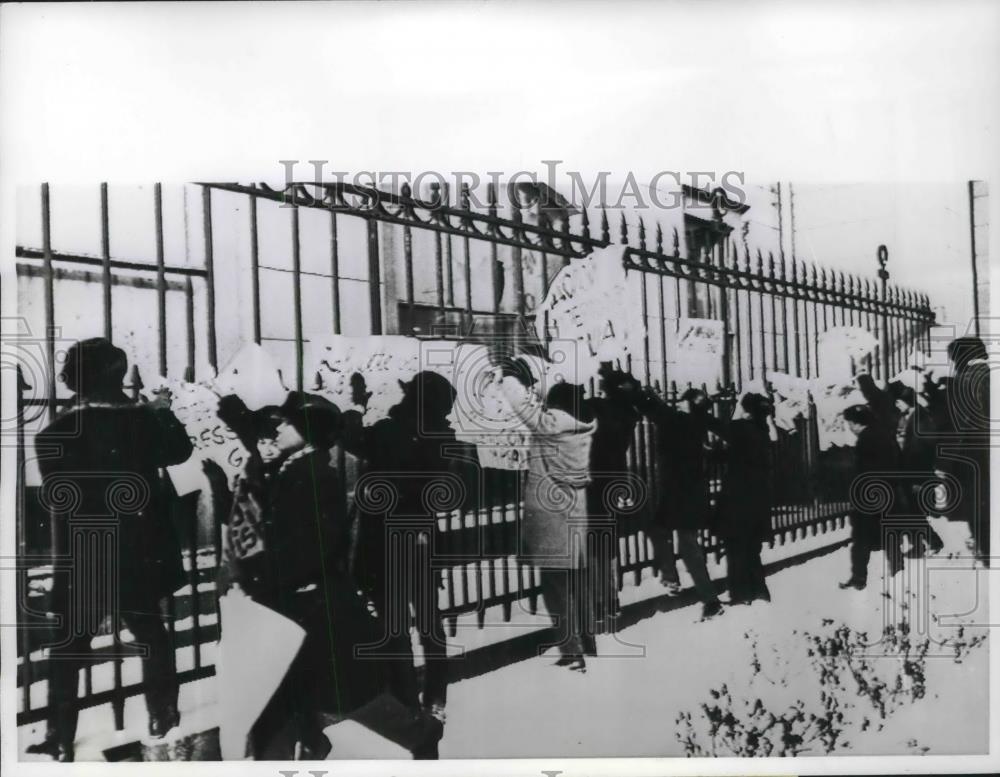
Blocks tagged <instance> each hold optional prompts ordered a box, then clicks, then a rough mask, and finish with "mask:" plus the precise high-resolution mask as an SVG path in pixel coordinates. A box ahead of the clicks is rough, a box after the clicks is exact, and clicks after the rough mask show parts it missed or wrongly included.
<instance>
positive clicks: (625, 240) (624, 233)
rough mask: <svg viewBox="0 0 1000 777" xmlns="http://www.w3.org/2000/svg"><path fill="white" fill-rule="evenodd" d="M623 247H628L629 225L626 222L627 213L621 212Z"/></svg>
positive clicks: (620, 225)
mask: <svg viewBox="0 0 1000 777" xmlns="http://www.w3.org/2000/svg"><path fill="white" fill-rule="evenodd" d="M618 232H619V236H620V238H621V242H622V245H628V224H627V223H626V221H625V211H622V212H621V222H620V224H619V227H618Z"/></svg>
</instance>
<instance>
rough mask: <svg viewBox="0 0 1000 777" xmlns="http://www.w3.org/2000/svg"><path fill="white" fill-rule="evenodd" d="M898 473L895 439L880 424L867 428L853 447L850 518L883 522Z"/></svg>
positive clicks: (897, 451)
mask: <svg viewBox="0 0 1000 777" xmlns="http://www.w3.org/2000/svg"><path fill="white" fill-rule="evenodd" d="M898 472H899V446H898V445H897V444H896V437H895V435H894V434H892V433H891V432H890V431H889V430H888V429H886V428H885V427H884V426H883V425H881V424H871V425H870V426H866V427H865V428H864V429H862V430H861V433H860V434H858V439H857V443H856V444H855V447H854V479H853V481H852V483H851V488H850V501H851V516H852V517H855V518H859V519H862V520H882V519H884V518H885V517H886V513H887V511H889V510H891V507H890V505H891V504H892V503H893V493H894V489H895V488H896V485H897V483H896V481H897V478H896V477H895V475H896V473H898Z"/></svg>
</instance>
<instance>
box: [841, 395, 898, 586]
mask: <svg viewBox="0 0 1000 777" xmlns="http://www.w3.org/2000/svg"><path fill="white" fill-rule="evenodd" d="M844 420H845V421H847V425H848V427H850V430H851V431H852V432H853V433H854V434H856V435H857V443H856V444H855V449H854V480H853V481H852V483H851V494H850V497H851V510H850V521H851V576H850V578H849V579H848V580H847V581H846V582H844V583H841V584H840V587H841V588H856V589H859V590H861V589H863V588H865V586H866V585H867V584H868V562H869V560H870V559H871V554H872V551H873V550H878V549H879V548H882V547H883V546H884V550H885V556H886V568H887V572H888V574H889V575H890V576H891V575H894V574H896V572H898V571H900V570H901V569H902V568H903V553H902V550H901V548H900V543H899V539H898V537H895V536H893V537H890V538H888V539H887V541H886V542H885V543H883V535H884V534H885V533H886V528H887V527H888V521H887V516H886V509H888V507H889V506H890V505H891V504H892V502H893V491H894V487H895V478H894V477H893V476H894V474H895V473H896V472H897V471H898V468H899V447H898V446H897V445H896V439H895V436H894V435H893V434H892V433H891V432H890V430H889V429H887V428H886V427H885V425H884V424H882V423H879V422H878V421H877V420H876V417H875V414H874V413H873V412H872V410H871V408H870V407H868V406H867V405H852V406H851V407H849V408H847V409H846V410H844Z"/></svg>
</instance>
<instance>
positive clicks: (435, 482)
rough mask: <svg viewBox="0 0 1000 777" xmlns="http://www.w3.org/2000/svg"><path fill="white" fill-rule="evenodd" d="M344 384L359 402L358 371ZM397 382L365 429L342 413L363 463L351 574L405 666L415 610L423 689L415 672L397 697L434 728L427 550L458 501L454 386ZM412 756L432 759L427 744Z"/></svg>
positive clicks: (351, 447) (437, 622) (442, 670)
mask: <svg viewBox="0 0 1000 777" xmlns="http://www.w3.org/2000/svg"><path fill="white" fill-rule="evenodd" d="M351 386H352V392H353V394H354V396H355V398H356V404H357V405H358V406H360V407H362V408H363V407H365V405H366V402H367V399H368V397H369V392H368V391H367V388H366V383H365V380H364V377H363V376H361V375H360V374H357V375H355V376H352V378H351ZM400 387H401V388H402V390H403V398H402V400H401V401H400V402H398V403H397V404H396V405H394V406H393V407H391V408H389V411H388V417H387V418H383V419H381V420H379V421H377V422H376V423H374V424H372V425H370V426H365V425H364V423H363V417H364V414H363V412H359V411H358V410H349V411H346V412H345V413H344V419H345V428H344V438H343V444H344V448H345V450H347V451H348V452H349V453H351V454H353V455H355V456H357V457H358V458H359V459H360V460H361V461H362V462H363V469H364V474H363V475H362V477H361V478H360V479H359V480H358V485H357V488H356V493H355V505H356V507H357V510H358V514H359V519H358V520H359V524H360V525H359V530H358V548H357V552H356V561H355V571H356V574H357V578H358V580H359V582H360V583H361V584H362V586H363V587H364V588H365V590H366V591H367V592H368V593H369V595H370V596H371V598H372V600H373V602H374V604H375V607H376V609H378V610H379V612H380V613H381V614H382V615H383V618H384V619H385V621H386V622H387V623H389V624H390V636H392V637H399V638H403V639H401V644H405V651H406V655H408V656H410V659H409V660H410V662H411V665H412V653H411V652H410V648H409V636H408V635H409V624H410V609H411V607H412V609H413V611H414V612H415V614H416V627H417V632H418V634H419V637H420V641H421V644H422V645H423V648H424V661H425V671H424V683H423V692H422V694H420V696H419V697H418V692H417V686H416V682H415V675H414V682H413V684H412V687H411V689H410V690H409V692H408V693H407V694H405V698H403V699H402V701H403V702H404V703H405V704H407V705H408V706H411V707H412V706H415V705H419V706H421V707H422V708H423V709H424V710H425V711H426V712H427V713H428V714H429V715H430V716H432V717H433V718H434V719H436V720H437V721H439V722H440V724H441V725H442V726H443V724H444V720H445V704H446V702H447V691H448V673H449V665H450V659H449V658H448V654H447V640H446V638H445V631H444V623H443V621H442V618H441V612H440V610H439V607H438V596H437V594H438V590H439V588H440V566H439V564H438V563H437V562H436V559H435V555H434V554H435V553H436V552H437V551H436V549H437V548H440V546H441V536H440V533H439V528H438V523H437V514H438V513H439V512H449V511H450V510H452V509H456V508H457V507H459V506H460V504H459V503H458V502H454V503H452V502H453V500H452V499H451V497H452V496H455V497H457V498H461V497H462V496H463V492H464V488H463V487H461V486H456V482H457V481H458V480H460V478H459V477H458V475H456V469H457V468H458V460H457V459H455V458H452V457H453V456H454V455H456V454H455V453H454V451H455V450H456V449H457V448H460V447H463V446H462V445H461V444H459V443H457V441H456V439H455V430H454V429H453V428H452V426H451V422H450V420H449V417H450V415H451V412H452V408H453V406H454V403H455V398H456V391H455V389H454V387H453V386H452V385H451V383H450V382H449V381H448V380H447V379H446V378H444V377H443V376H441V375H440V374H438V373H436V372H431V371H422V372H419V373H417V374H416V375H415V376H414V377H413V378H412V379H411V380H409V381H400ZM470 455H471V456H473V457H474V456H475V454H474V452H473V453H471V454H470ZM381 493H391V494H392V495H393V502H392V505H391V506H389V507H383V506H382V505H380V504H378V495H379V494H381ZM439 497H440V498H439ZM435 502H437V503H436V504H435ZM416 757H418V758H420V759H434V758H437V745H436V742H434V743H429V744H428V745H427V747H425V748H423V749H421V751H419V752H418V753H417V754H416Z"/></svg>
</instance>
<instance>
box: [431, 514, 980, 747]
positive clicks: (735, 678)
mask: <svg viewBox="0 0 1000 777" xmlns="http://www.w3.org/2000/svg"><path fill="white" fill-rule="evenodd" d="M946 530H947V531H948V532H949V534H950V535H951V536H949V537H947V538H946V540H947V541H948V548H946V553H945V554H943V555H942V556H939V557H931V558H928V559H923V560H918V561H908V562H907V569H906V570H904V572H903V575H908V576H910V579H912V580H913V581H914V585H912V586H911V589H913V590H916V591H919V590H921V586H919V585H916V583H917V582H919V581H920V580H921V579H924V580H926V581H927V585H926V591H927V595H926V596H919V595H915V594H914V593H912V591H911V595H910V597H909V598H910V602H911V606H910V609H909V610H908V612H909V613H910V616H909V617H910V619H911V620H912V621H913V622H914V624H918V623H919V622H924V623H925V624H926V635H927V636H929V637H931V638H932V639H937V640H942V639H944V638H947V637H953V636H954V635H955V633H956V631H955V628H956V623H957V622H958V621H959V620H962V621H965V622H969V623H980V624H986V623H988V620H987V617H986V615H987V613H986V607H985V598H984V596H983V592H984V591H985V574H986V573H985V570H981V569H979V570H977V569H973V568H972V564H971V561H970V560H968V559H967V558H966V559H955V560H949V559H948V558H947V551H948V550H961V551H964V545H963V543H962V539H963V538H962V537H960V536H958V537H956V536H954V533H955V531H956V529H955V528H954V527H953V526H949V527H946ZM881 563H882V554H880V553H875V554H873V557H872V566H871V571H870V584H869V588H868V589H867V590H865V591H854V590H851V591H841V590H840V589H839V588H838V587H837V583H838V582H840V581H842V580H845V579H846V578H847V576H848V571H849V569H848V567H849V561H848V549H847V548H842V549H840V550H838V551H836V552H834V553H831V554H829V555H826V556H822V557H819V558H816V559H813V560H811V561H808V562H806V563H804V564H802V565H799V566H795V567H790V568H787V569H785V570H782V571H780V572H777V573H775V574H774V575H772V576H771V577H770V578H769V579H768V585H769V586H770V589H771V593H772V597H773V602H772V603H771V604H765V603H762V602H758V603H755V604H753V605H752V606H749V607H745V606H744V607H732V608H727V609H726V611H725V613H724V614H723V615H722V616H721V617H719V618H717V619H714V620H711V621H707V622H699V620H698V618H699V615H700V610H699V608H698V607H697V606H690V607H685V608H681V609H677V610H672V611H669V612H662V613H658V614H656V615H655V616H653V617H651V618H648V619H646V620H644V621H641V622H639V623H637V624H635V625H634V626H631V627H629V628H626V629H624V630H622V631H621V632H619V633H618V634H616V635H602V636H600V637H598V652H599V654H600V657H598V658H596V659H588V664H587V667H588V671H587V673H586V674H578V673H575V672H570V671H568V670H566V669H563V668H560V667H556V666H553V662H554V660H555V658H556V654H555V652H554V651H550V652H549V653H548V654H546V655H543V656H539V657H536V658H533V659H530V660H527V661H522V662H520V663H517V664H513V665H510V666H507V667H504V668H502V669H499V670H497V671H494V672H491V673H489V674H487V675H483V676H480V677H475V678H472V679H469V680H464V681H461V682H458V683H456V684H455V685H453V686H452V687H451V688H450V689H449V697H448V723H447V726H446V728H445V736H444V739H443V741H442V743H441V747H440V751H441V757H442V758H476V757H479V758H483V757H525V758H528V757H552V756H564V757H596V756H669V755H675V756H680V755H684V750H683V747H682V745H681V744H680V743H679V742H678V740H677V739H676V731H677V725H676V723H675V721H676V718H677V714H678V713H679V712H680V711H682V710H684V711H690V712H693V713H697V712H698V709H699V704H700V703H702V702H704V701H708V699H709V689H710V688H718V687H719V686H720V685H721V684H722V683H724V682H725V683H728V684H729V687H730V689H731V691H732V692H733V696H734V697H736V698H739V696H740V692H739V689H740V688H741V687H742V688H746V687H747V683H748V681H749V678H750V676H751V674H752V672H751V669H750V660H751V652H750V645H749V642H748V640H746V639H744V638H743V635H744V633H746V632H749V631H754V632H756V633H757V634H758V635H760V636H759V645H760V648H759V649H760V651H761V653H765V652H767V650H768V646H769V645H777V646H779V649H780V650H782V652H783V653H784V654H787V651H788V650H789V647H790V646H797V645H801V644H802V642H801V640H800V639H799V638H796V637H793V636H792V634H791V632H792V630H793V629H798V630H799V631H800V632H801V631H802V630H807V631H813V632H819V631H821V630H822V627H823V625H822V620H823V619H824V618H830V619H833V620H834V621H836V622H838V623H839V622H845V623H847V624H848V625H850V626H851V627H853V628H854V629H857V630H861V631H867V632H868V633H869V634H871V635H878V634H880V633H881V631H882V626H883V619H884V618H893V617H898V616H899V615H900V613H901V609H900V607H899V606H898V602H899V601H901V600H902V599H903V597H902V596H901V594H898V593H897V596H896V598H895V599H889V600H887V599H885V598H883V596H882V595H881V584H880V575H879V568H880V564H881ZM896 583H897V584H899V583H900V581H899V580H897V581H896ZM977 591H978V593H977ZM921 602H925V603H926V604H927V605H928V607H927V608H926V611H925V610H924V609H923V608H922V607H921V604H920V603H921ZM921 612H926V617H922V618H917V617H916V616H915V615H914V613H921ZM957 615H961V617H960V618H955V617H951V618H949V617H948V616H957ZM931 616H936V617H937V619H938V622H934V621H933V619H932V617H931ZM914 628H915V629H918V628H920V627H919V626H918V625H915V626H914ZM979 631H980V632H982V631H983V629H980V630H979ZM914 636H915V638H918V639H919V638H921V635H920V634H919V633H918V634H915V635H914ZM877 649H878V648H877V646H875V647H873V651H877ZM940 652H941V651H935V650H933V649H932V651H931V653H930V654H929V656H928V660H927V697H926V698H924V699H922V700H919V701H917V702H914V703H912V704H908V705H907V706H905V707H904V708H903V709H901V710H900V711H899V712H898V713H896V714H895V715H894V716H892V717H891V718H890V719H889V720H888V721H887V723H886V726H885V729H884V730H882V731H875V730H870V731H868V732H865V733H864V734H860V735H857V736H854V735H853V732H851V733H852V736H848V737H845V738H846V739H849V740H850V741H851V745H852V746H851V748H850V750H849V752H852V753H864V754H867V753H871V754H875V753H897V754H909V753H912V752H921V750H920V749H918V748H928V752H930V753H937V754H944V753H977V752H985V751H986V748H987V746H988V743H987V736H988V735H987V710H988V685H987V682H986V679H987V678H986V670H987V650H986V647H985V645H984V646H981V647H979V648H978V649H976V650H974V651H973V652H972V653H971V654H970V655H969V656H968V657H967V658H966V659H965V660H964V661H963V663H961V664H955V663H954V662H953V661H952V660H951V658H950V657H949V656H947V655H944V656H942V655H935V653H938V654H940ZM878 660H879V661H896V660H897V659H894V658H889V657H885V658H879V659H878ZM796 686H797V682H796V681H795V679H794V678H792V679H791V681H790V682H789V687H788V689H787V691H785V693H787V700H788V702H789V703H791V702H792V701H794V700H795V699H796V698H797V697H798V695H797V694H796ZM799 689H800V690H801V685H800V688H799ZM913 739H915V740H917V745H916V746H914V745H913V744H912V743H910V740H913Z"/></svg>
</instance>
